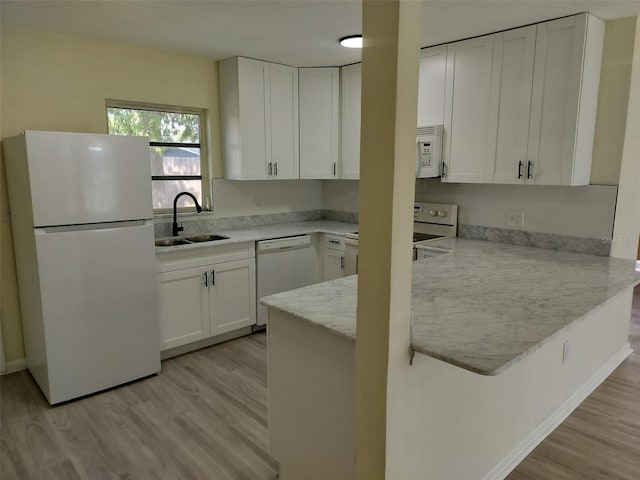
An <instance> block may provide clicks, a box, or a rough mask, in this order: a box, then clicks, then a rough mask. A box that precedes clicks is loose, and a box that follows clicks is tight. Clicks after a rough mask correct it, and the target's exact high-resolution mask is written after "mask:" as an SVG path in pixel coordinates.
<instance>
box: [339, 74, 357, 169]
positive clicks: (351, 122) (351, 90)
mask: <svg viewBox="0 0 640 480" xmlns="http://www.w3.org/2000/svg"><path fill="white" fill-rule="evenodd" d="M361 81H362V64H360V63H357V64H355V65H349V66H346V67H342V68H341V70H340V94H341V95H342V101H341V103H342V105H341V119H342V128H341V142H342V148H341V158H340V178H344V179H353V180H357V179H359V178H360V102H361V99H360V95H361V92H362V85H361Z"/></svg>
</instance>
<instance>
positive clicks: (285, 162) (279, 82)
mask: <svg viewBox="0 0 640 480" xmlns="http://www.w3.org/2000/svg"><path fill="white" fill-rule="evenodd" d="M269 72H270V79H269V80H270V92H271V98H270V105H271V109H270V119H271V160H270V161H271V162H272V163H273V166H272V178H275V179H278V180H287V179H291V178H299V175H298V168H299V152H300V151H299V148H298V140H299V135H298V125H299V123H298V69H297V68H295V67H287V66H286V65H276V64H273V63H272V64H270V65H269Z"/></svg>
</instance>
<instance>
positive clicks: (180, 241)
mask: <svg viewBox="0 0 640 480" xmlns="http://www.w3.org/2000/svg"><path fill="white" fill-rule="evenodd" d="M189 243H191V242H188V241H187V240H185V239H184V238H167V239H166V240H156V247H173V246H174V245H188V244H189Z"/></svg>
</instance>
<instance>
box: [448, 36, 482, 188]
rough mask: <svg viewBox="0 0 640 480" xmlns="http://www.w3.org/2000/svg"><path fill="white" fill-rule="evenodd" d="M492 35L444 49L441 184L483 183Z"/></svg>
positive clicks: (454, 44) (451, 45) (450, 45)
mask: <svg viewBox="0 0 640 480" xmlns="http://www.w3.org/2000/svg"><path fill="white" fill-rule="evenodd" d="M493 39H494V36H493V35H487V36H484V37H478V38H474V39H471V40H465V41H462V42H456V43H452V44H449V45H448V46H447V75H446V98H445V107H444V130H445V135H444V137H445V138H444V149H443V167H442V181H443V182H464V183H483V182H485V180H486V179H485V169H486V167H485V165H486V164H485V160H486V155H487V148H486V146H487V139H488V119H489V100H490V96H491V65H492V54H493Z"/></svg>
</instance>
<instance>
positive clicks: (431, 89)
mask: <svg viewBox="0 0 640 480" xmlns="http://www.w3.org/2000/svg"><path fill="white" fill-rule="evenodd" d="M446 75H447V46H446V45H441V46H439V47H432V48H425V49H423V50H421V51H420V76H419V83H418V123H417V126H418V127H428V126H431V125H440V124H442V123H444V99H445V87H446V85H445V79H446Z"/></svg>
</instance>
